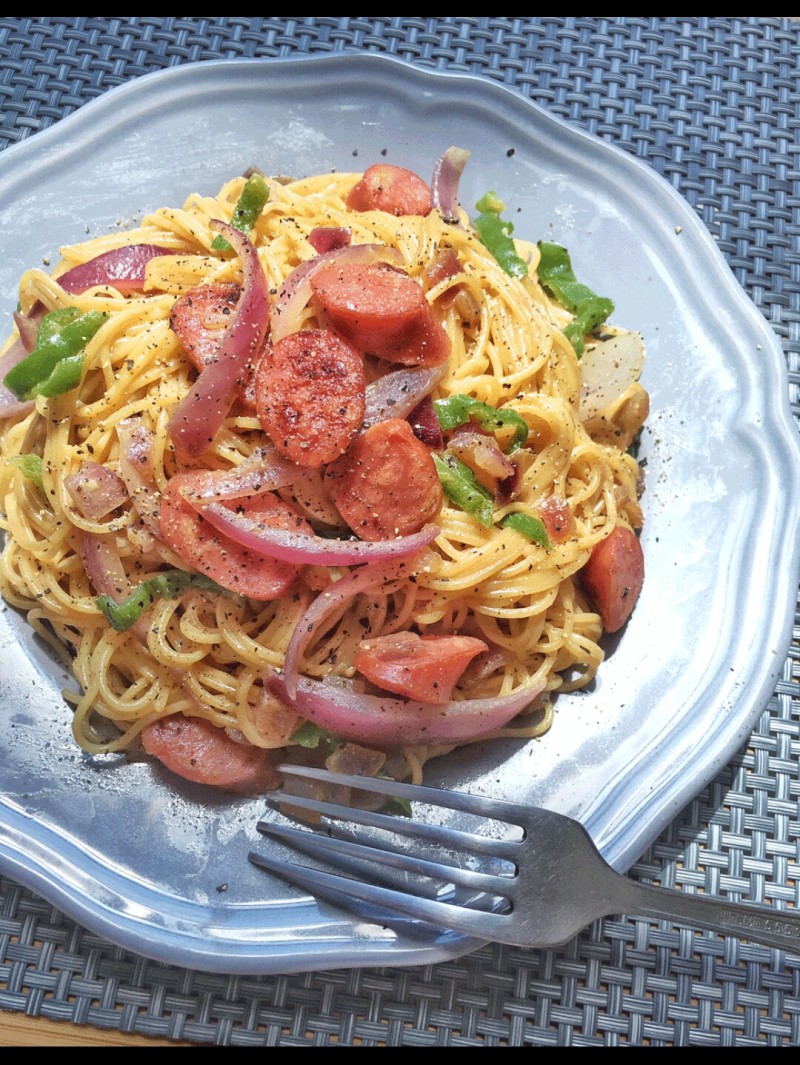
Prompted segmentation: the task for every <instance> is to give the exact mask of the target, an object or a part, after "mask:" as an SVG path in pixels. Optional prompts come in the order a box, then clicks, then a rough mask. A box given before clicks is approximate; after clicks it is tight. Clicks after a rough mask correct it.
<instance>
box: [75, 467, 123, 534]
mask: <svg viewBox="0 0 800 1065" xmlns="http://www.w3.org/2000/svg"><path fill="white" fill-rule="evenodd" d="M64 487H65V488H66V490H67V491H68V492H69V494H70V495H71V496H72V499H73V501H74V503H75V506H76V507H77V508H78V510H79V511H80V512H81V514H83V516H84V517H85V518H92V519H94V520H96V519H98V518H104V517H105V516H106V514H110V513H111V511H112V510H116V509H117V507H120V506H122V504H123V503H124V502H125V500H126V499H127V498H128V489H127V488H126V487H125V482H124V481H123V480H122V478H121V477H120V475H119V474H118V473H115V472H114V471H113V470H110V469H109V468H108V466H101V465H100V463H99V462H84V464H83V465H82V466H81V468H80V469H79V470H78V472H77V473H71V474H70V475H69V477H65V478H64Z"/></svg>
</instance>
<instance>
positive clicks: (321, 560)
mask: <svg viewBox="0 0 800 1065" xmlns="http://www.w3.org/2000/svg"><path fill="white" fill-rule="evenodd" d="M187 502H189V503H192V500H187ZM192 506H194V507H195V508H196V509H197V510H199V512H200V513H201V514H202V515H203V517H204V518H206V520H207V521H208V522H209V524H210V525H213V526H214V528H215V529H219V531H220V532H221V533H224V534H225V536H229V537H230V538H231V540H234V541H235V542H236V543H238V544H242V546H243V547H247V548H249V550H251V551H254V552H255V553H256V554H258V555H267V556H268V557H269V558H278V559H281V560H282V561H284V562H294V563H295V564H297V565H306V564H310V565H315V566H357V565H358V564H359V563H361V562H383V561H385V560H386V559H387V558H399V557H402V556H403V555H410V554H411V553H412V552H414V551H418V550H420V548H423V547H427V546H428V544H430V543H432V542H433V541H434V540H435V539H436V537H437V536H438V535H439V529H438V528H437V526H435V525H426V526H425V528H424V529H422V530H420V532H417V533H413V534H412V535H410V536H399V537H398V538H397V539H396V540H372V541H365V540H328V539H326V538H325V537H324V536H309V535H307V534H305V533H299V532H294V531H292V530H289V529H278V528H270V527H268V526H266V525H264V524H263V523H262V522H259V521H257V520H256V519H254V518H248V517H247V516H246V515H244V514H237V513H236V511H234V510H230V509H229V508H228V507H226V506H225V505H224V504H223V503H211V504H209V505H208V506H202V507H198V506H197V504H196V503H192Z"/></svg>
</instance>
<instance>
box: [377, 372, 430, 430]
mask: <svg viewBox="0 0 800 1065" xmlns="http://www.w3.org/2000/svg"><path fill="white" fill-rule="evenodd" d="M447 372H448V364H447V362H444V363H442V364H440V365H439V366H430V367H427V368H424V369H417V370H394V371H393V372H392V373H387V374H384V375H383V377H379V378H378V379H377V380H376V381H372V382H371V383H370V384H368V385H367V394H366V410H365V412H364V428H365V429H368V428H369V427H370V425H374V424H375V423H376V422H383V421H386V419H387V418H405V416H406V415H407V414H410V413H411V411H412V410H414V408H415V407H416V406H417V405H418V404H419V403H420V402H421V400H423V399H424V398H425V396H427V395H428V393H429V392H431V391H432V390H433V389H434V388H435V387H436V385H438V384H439V382H440V381H442V380H443V379H444V378H445V377H446V376H447Z"/></svg>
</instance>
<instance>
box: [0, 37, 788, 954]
mask: <svg viewBox="0 0 800 1065" xmlns="http://www.w3.org/2000/svg"><path fill="white" fill-rule="evenodd" d="M449 144H459V145H461V146H463V147H466V148H469V149H470V151H471V152H472V158H471V160H470V163H469V165H468V168H467V171H466V173H465V175H464V178H463V180H462V185H461V191H462V201H463V202H464V203H465V205H468V206H469V207H470V208H471V206H472V205H473V204H474V203H475V201H476V200H477V199H478V198H479V196H480V195H481V194H482V193H483V192H485V191H486V190H487V189H495V190H496V191H497V192H498V193H499V195H500V196H501V197H502V198H503V199H504V200H505V201H506V202H507V203H508V204H509V208H510V217H511V218H513V220H514V224H515V226H516V232H517V233H518V234H519V235H520V236H527V237H529V238H530V239H534V240H535V239H538V238H539V237H546V238H548V239H554V240H557V241H559V242H562V243H564V244H566V245H567V246H568V247H569V248H570V250H571V252H572V257H573V261H574V263H575V265H576V271H577V272H578V274H579V276H581V277H582V278H584V279H586V281H587V282H588V283H589V284H591V285H593V286H594V287H595V288H596V289H597V290H598V291H601V292H603V293H604V294H605V293H607V294H609V295H610V296H612V297H613V298H614V300H615V302H616V305H617V310H616V313H615V316H614V317H615V321H617V322H618V323H620V324H624V325H626V326H628V327H630V328H635V329H638V330H640V331H641V332H642V333H643V334H644V335H645V337H646V340H647V345H648V352H649V357H648V363H647V369H646V373H645V384H646V386H647V388H648V389H649V391H650V393H651V398H652V410H653V413H652V416H651V418H650V421H649V425H648V428H647V431H646V433H645V437H644V444H643V454H644V456H645V458H646V461H647V489H646V493H645V497H644V507H645V513H646V526H645V530H644V535H643V542H644V550H645V555H646V559H647V579H646V584H645V589H644V592H643V595H642V598H641V600H640V603H639V605H638V607H637V609H636V611H635V614H634V616H633V618H632V620H631V622H630V624H629V625H628V626H627V629H626V630H625V632H624V633H623V634H622V636H621V637H620V638H619V639H617V640H615V641H614V642H613V644H609V648H608V649H609V652H610V653H609V657H608V660H607V661H606V662H605V663H604V665H603V667H602V670H601V673H600V677H599V679H598V682H597V684H596V686H595V687H594V688H593V690H592V691H589V692H587V693H584V694H580V695H575V696H570V697H564V698H561V699H560V700H559V701H558V707H557V715H556V722H555V725H554V727H553V729H552V731H551V732H550V733H549V734H548V735H547V736H545V737H544V738H543V739H542V740H539V741H536V742H531V743H525V744H522V743H504V744H493V745H488V744H487V745H482V746H476V747H471V748H469V749H468V750H465V751H462V752H460V753H457V754H456V755H454V756H451V757H450V758H448V759H445V760H443V761H442V762H441V764H439V765H432V766H431V768H430V772H429V774H428V780H429V781H430V782H431V783H433V784H439V783H442V784H446V785H447V786H448V787H459V788H464V789H470V790H474V791H478V792H484V793H489V794H493V795H499V796H504V797H508V798H514V799H517V800H522V801H529V802H534V803H539V804H543V805H546V806H550V807H552V808H553V809H556V810H560V811H562V812H565V813H568V814H571V815H573V816H576V817H578V818H580V819H581V820H582V821H583V822H584V824H585V825H586V826H587V827H588V829H589V831H590V832H591V834H592V835H593V836H594V838H595V840H596V841H597V843H598V844H599V846H600V848H601V850H602V851H603V853H604V854H605V855H606V857H607V858H608V859H609V860H610V861H611V862H612V863H613V864H614V865H615V866H616V867H617V868H619V869H624V868H626V867H627V866H629V865H630V864H631V863H632V862H633V861H634V860H635V859H636V858H637V857H638V856H639V855H640V854H641V853H642V852H643V851H644V850H645V849H646V847H647V845H648V844H649V843H650V842H651V841H652V839H653V838H654V837H655V836H656V835H657V834H658V833H659V831H660V830H661V829H662V828H663V827H664V826H665V825H666V824H667V823H668V822H669V821H670V820H671V819H672V817H673V816H674V815H675V813H676V812H677V811H678V810H679V809H680V808H681V806H683V805H684V804H685V803H686V802H687V801H689V800H690V799H691V797H692V796H693V795H694V794H696V792H697V791H698V790H700V788H701V787H702V786H703V785H704V784H705V783H706V782H707V781H708V780H709V779H710V778H712V777H713V776H714V775H715V774H716V772H717V771H718V770H719V769H720V768H721V767H722V766H723V765H725V764H726V763H727V761H728V760H729V759H730V757H731V756H732V754H733V753H734V752H735V751H736V750H737V748H738V747H739V746H740V745H741V744H742V743H743V742H744V741H745V740H746V738H747V737H748V736H749V734H750V731H751V729H752V726H753V723H754V721H755V718H756V716H757V715H758V714H759V713H760V712H761V711H762V710H763V708H764V706H765V705H766V703H767V700H768V698H769V696H770V694H771V693H772V691H773V689H774V685H775V683H776V679H777V676H778V674H779V671H780V669H781V667H782V665H783V662H784V659H785V654H786V650H787V646H788V642H789V636H790V625H791V619H792V615H793V610H794V604H795V592H796V589H797V583H798V557H800V552H798V524H799V523H798V516H799V513H800V496H799V493H798V481H797V476H796V472H797V469H798V459H800V449H798V441H797V436H796V433H795V429H794V426H793V423H792V419H791V416H790V412H789V406H788V388H787V379H786V372H785V364H784V359H783V356H782V353H781V351H780V348H779V346H778V344H777V342H776V340H775V338H774V336H773V335H772V334H771V333H770V331H769V330H768V329H767V327H766V325H765V323H764V321H763V320H762V318H761V316H760V315H759V314H758V312H757V311H756V310H755V308H754V307H753V306H752V305H751V304H750V302H749V301H748V300H747V298H746V297H745V295H744V293H743V292H742V291H741V289H740V288H739V286H738V285H737V283H736V281H735V279H734V278H733V276H732V274H731V273H730V271H729V270H728V268H727V266H726V265H725V263H724V262H723V260H722V257H721V256H720V254H719V253H718V251H717V249H716V247H715V246H714V244H713V241H712V240H711V238H710V237H709V235H708V233H707V232H706V231H705V230H704V229H703V228H702V226H701V225H700V224H699V222H698V221H697V219H696V217H695V215H694V214H693V212H692V211H691V210H690V209H689V207H688V206H687V204H686V203H685V202H684V201H683V200H682V199H680V198H679V197H678V196H677V195H676V194H675V193H674V191H673V190H672V189H671V188H670V187H669V186H668V185H667V184H666V183H665V182H662V181H661V180H660V179H659V178H658V177H657V176H655V175H654V174H653V172H652V171H651V170H649V169H648V168H647V167H646V166H644V165H642V164H640V163H639V162H637V161H636V160H634V159H633V158H631V157H630V156H627V155H625V154H623V153H622V152H620V151H617V150H616V149H614V148H612V147H610V146H609V145H608V144H606V143H604V142H601V141H599V140H596V139H594V138H592V137H591V136H589V135H587V134H584V133H582V132H581V131H578V130H576V129H573V128H572V127H569V126H567V125H566V124H564V123H562V122H560V121H558V120H556V119H554V118H553V117H552V116H550V115H548V114H547V113H545V112H543V111H541V110H539V109H538V108H537V107H535V106H534V105H532V104H530V103H528V102H527V101H525V100H524V99H522V98H521V97H519V96H518V95H516V94H515V93H512V92H510V91H508V90H506V89H504V88H502V87H500V86H498V85H495V84H492V83H490V82H487V81H485V80H481V79H478V78H473V77H469V76H464V75H447V74H439V73H430V72H426V71H421V70H418V69H415V68H413V67H409V66H406V65H404V64H402V63H400V62H398V61H395V60H390V59H386V58H383V57H378V56H355V55H345V56H330V57H324V58H306V59H298V60H292V61H283V62H273V61H267V62H260V61H253V62H248V61H229V62H223V63H203V64H198V65H193V66H183V67H179V68H175V69H170V70H167V71H164V72H162V73H158V74H154V75H150V76H148V77H145V78H142V79H139V80H137V81H135V82H132V83H129V84H127V85H125V86H124V87H122V88H120V89H117V90H114V91H112V92H110V93H108V94H107V95H106V96H103V97H102V98H100V99H99V100H97V101H95V102H93V103H90V104H88V105H86V106H85V107H83V108H82V109H81V110H80V111H78V112H77V113H75V114H74V115H72V116H70V117H69V118H67V119H65V120H64V121H62V122H60V123H59V124H58V125H56V126H55V127H53V128H52V129H50V130H48V131H46V132H44V133H41V134H38V135H37V136H35V137H33V138H31V139H30V140H28V141H25V142H23V143H22V144H21V145H18V146H16V147H13V148H10V149H8V150H7V151H6V152H4V153H3V155H2V157H0V220H1V221H2V227H3V234H4V255H3V258H2V261H1V262H0V302H1V303H2V306H3V307H4V308H5V311H4V318H3V322H2V324H3V326H4V332H6V333H7V332H8V331H9V330H10V328H11V311H12V310H13V307H14V306H15V304H16V290H17V284H18V280H19V277H20V275H21V274H22V272H23V271H24V270H25V269H26V268H27V267H29V266H31V265H35V264H38V263H40V262H41V261H42V260H43V259H47V260H50V261H53V262H54V261H55V260H56V257H57V252H58V248H59V246H61V245H64V244H69V243H74V242H76V241H80V240H82V239H85V238H86V236H87V235H95V234H99V233H102V232H105V231H106V230H108V229H110V228H112V227H114V226H117V225H122V226H129V225H133V224H136V222H137V221H138V220H139V219H140V218H141V217H142V215H143V214H145V213H146V212H147V211H150V210H152V209H154V208H156V207H159V206H164V205H168V204H180V203H182V202H183V200H184V199H185V197H186V195H187V194H188V193H189V192H191V191H198V192H201V193H206V194H212V193H214V192H215V191H216V190H217V189H218V187H219V186H220V185H221V184H222V182H223V181H224V180H226V179H227V178H228V177H230V176H231V175H232V174H235V173H239V172H242V171H244V170H245V169H246V168H247V167H249V166H250V165H251V164H254V163H255V164H258V165H259V166H261V167H262V168H263V169H264V170H265V171H267V172H273V173H290V174H295V175H302V174H308V173H314V172H318V171H320V170H326V169H329V168H336V169H339V170H361V169H364V168H365V167H366V166H367V165H369V164H370V163H371V162H373V161H378V160H380V159H383V158H385V159H386V160H387V161H390V162H395V163H399V164H402V165H404V166H408V167H410V168H411V169H414V170H416V171H418V172H419V173H421V174H423V175H428V174H430V173H431V171H432V167H433V164H434V162H435V160H436V158H437V157H438V155H439V154H440V152H441V151H442V150H443V149H444V148H445V147H446V146H447V145H449ZM0 642H1V643H2V648H3V654H4V659H5V662H4V669H3V675H2V677H0V692H1V693H2V699H1V700H0V703H1V705H2V707H3V722H4V728H3V733H4V741H3V744H2V745H0V792H1V793H0V868H1V869H2V870H3V871H4V872H5V873H7V874H8V875H10V876H12V877H13V878H15V879H16V880H18V881H20V882H22V883H24V884H26V885H28V886H30V887H32V888H33V889H35V890H36V891H38V892H39V893H40V894H41V895H43V896H44V897H45V898H47V899H49V900H50V901H52V902H53V903H55V904H56V905H58V906H59V907H60V908H61V909H63V910H64V911H66V912H67V913H68V914H70V915H71V916H72V917H74V918H75V919H77V920H78V921H80V922H81V923H83V924H84V925H86V926H88V927H90V928H91V929H93V930H95V931H97V932H98V933H100V934H102V935H104V936H106V937H107V938H108V939H110V940H112V941H114V942H116V943H119V944H122V945H123V946H125V947H127V948H129V949H131V950H133V951H135V952H137V953H140V954H144V955H146V956H149V957H154V958H158V959H160V960H163V961H167V962H171V963H174V964H178V965H184V966H187V967H191V968H200V969H209V970H214V971H217V972H238V973H275V972H290V971H297V970H307V969H319V968H332V967H344V966H358V965H363V966H375V965H386V964H392V965H410V964H418V963H422V962H425V963H429V962H435V961H438V960H441V959H444V958H448V957H452V956H455V955H457V954H459V953H463V952H465V951H467V950H469V949H471V948H472V947H473V946H475V941H474V940H469V939H466V938H465V937H463V936H458V935H455V934H452V933H447V932H442V933H437V932H434V931H431V930H429V929H425V928H412V927H399V928H396V929H394V930H391V929H389V928H386V927H384V926H383V925H382V924H380V923H375V924H372V923H369V922H362V921H355V920H351V919H350V918H348V917H347V916H344V915H342V914H341V913H338V912H336V911H334V910H332V909H330V908H328V907H326V906H324V905H318V904H317V903H316V902H315V901H314V900H312V899H309V898H307V897H304V896H302V895H300V894H298V893H295V892H293V891H291V890H290V889H288V888H286V887H285V886H283V885H282V884H281V883H279V882H277V881H273V880H271V879H269V878H267V877H265V876H264V874H262V873H260V872H258V871H257V870H255V869H253V868H252V867H251V866H250V865H249V864H248V862H247V857H246V856H247V852H248V850H249V849H250V848H251V847H252V846H253V844H254V843H255V842H257V844H258V845H259V846H260V847H266V846H267V844H266V843H264V842H263V841H262V840H261V838H260V837H258V836H257V834H256V832H255V829H254V825H255V821H256V819H257V818H258V816H260V815H261V814H262V812H263V804H262V803H260V802H257V801H244V800H236V801H231V800H229V799H227V798H219V797H215V796H209V794H208V793H207V792H204V791H203V790H202V789H199V788H195V787H192V786H190V785H182V784H177V785H176V784H175V782H174V781H167V780H166V779H165V778H163V777H161V776H160V775H159V774H158V773H157V772H153V771H152V770H151V769H150V767H149V766H146V765H142V764H137V765H128V764H126V763H125V762H124V761H123V760H113V759H112V760H92V759H89V758H86V757H85V756H83V755H82V754H81V753H80V752H79V751H78V750H77V749H76V747H75V745H74V744H73V741H72V737H71V733H70V720H69V719H70V715H69V711H68V710H67V708H66V706H65V704H64V702H63V700H62V698H61V695H60V689H61V687H62V684H63V683H64V678H63V677H61V676H60V675H59V674H58V671H57V669H56V668H55V667H54V665H53V663H52V661H51V660H50V659H49V658H48V657H47V655H46V654H44V653H43V651H42V650H41V649H40V648H39V647H38V646H37V644H36V641H35V640H34V639H33V638H32V637H31V634H30V632H29V631H28V629H27V626H26V624H25V623H24V621H22V620H21V619H20V618H19V617H18V616H17V615H16V614H15V613H14V612H12V611H8V610H6V611H5V612H4V614H3V616H2V618H0Z"/></svg>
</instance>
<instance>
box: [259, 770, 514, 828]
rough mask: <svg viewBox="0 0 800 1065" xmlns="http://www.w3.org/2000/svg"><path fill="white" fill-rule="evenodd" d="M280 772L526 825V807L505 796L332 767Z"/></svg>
mask: <svg viewBox="0 0 800 1065" xmlns="http://www.w3.org/2000/svg"><path fill="white" fill-rule="evenodd" d="M278 772H279V773H282V774H284V775H291V776H295V777H304V778H306V779H309V780H322V781H325V782H327V783H330V784H343V785H345V786H346V787H350V788H358V789H359V790H361V791H371V792H374V793H376V794H377V795H387V796H388V797H389V798H398V799H408V800H409V801H410V802H420V803H428V804H429V805H431V806H442V807H444V808H445V809H450V810H460V811H462V812H463V813H469V814H475V815H476V816H477V817H490V818H492V819H493V820H495V821H506V822H507V823H509V824H512V825H520V826H522V827H524V826H525V824H526V816H525V815H526V808H525V807H524V806H522V805H521V804H520V803H515V802H506V801H504V800H502V799H488V798H486V797H485V796H483V795H468V794H467V793H466V792H463V791H440V790H439V789H438V788H428V787H425V786H424V785H423V784H405V783H403V782H401V781H396V780H389V779H387V778H385V777H359V776H351V775H348V774H346V773H332V772H331V771H330V770H328V769H317V768H315V767H314V766H305V765H279V766H278Z"/></svg>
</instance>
